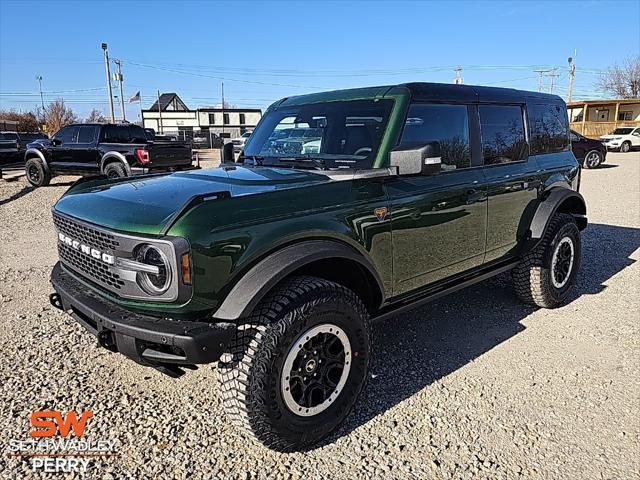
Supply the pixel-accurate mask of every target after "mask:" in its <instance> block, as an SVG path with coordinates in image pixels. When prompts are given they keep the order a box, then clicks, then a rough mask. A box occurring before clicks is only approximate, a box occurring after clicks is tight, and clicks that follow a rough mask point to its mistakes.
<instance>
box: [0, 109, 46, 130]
mask: <svg viewBox="0 0 640 480" xmlns="http://www.w3.org/2000/svg"><path fill="white" fill-rule="evenodd" d="M1 120H12V121H14V122H18V131H19V132H37V131H38V130H39V127H40V125H39V124H38V119H37V118H36V116H35V114H34V113H33V112H16V111H14V110H9V111H6V110H1V111H0V121H1Z"/></svg>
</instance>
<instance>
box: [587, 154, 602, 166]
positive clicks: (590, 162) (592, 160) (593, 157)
mask: <svg viewBox="0 0 640 480" xmlns="http://www.w3.org/2000/svg"><path fill="white" fill-rule="evenodd" d="M601 163H602V153H600V152H599V151H598V150H591V151H589V152H588V153H587V154H586V155H585V157H584V167H585V168H597V167H599V166H600V164H601Z"/></svg>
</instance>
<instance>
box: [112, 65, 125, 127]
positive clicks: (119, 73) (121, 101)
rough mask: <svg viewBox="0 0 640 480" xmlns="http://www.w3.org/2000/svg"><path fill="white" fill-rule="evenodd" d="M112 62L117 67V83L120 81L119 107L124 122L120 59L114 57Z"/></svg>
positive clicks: (122, 79)
mask: <svg viewBox="0 0 640 480" xmlns="http://www.w3.org/2000/svg"><path fill="white" fill-rule="evenodd" d="M113 63H115V64H116V65H117V67H118V71H117V72H116V74H115V77H116V80H117V81H118V83H120V109H121V110H122V121H123V122H126V121H127V118H126V116H125V111H124V93H122V82H123V81H124V78H123V77H122V62H121V61H120V60H115V59H114V60H113Z"/></svg>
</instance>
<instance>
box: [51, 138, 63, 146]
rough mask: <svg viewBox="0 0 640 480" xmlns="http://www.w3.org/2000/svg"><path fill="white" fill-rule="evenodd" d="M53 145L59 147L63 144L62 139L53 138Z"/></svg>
mask: <svg viewBox="0 0 640 480" xmlns="http://www.w3.org/2000/svg"><path fill="white" fill-rule="evenodd" d="M51 145H53V146H54V147H59V146H60V145H62V140H60V139H58V138H52V139H51Z"/></svg>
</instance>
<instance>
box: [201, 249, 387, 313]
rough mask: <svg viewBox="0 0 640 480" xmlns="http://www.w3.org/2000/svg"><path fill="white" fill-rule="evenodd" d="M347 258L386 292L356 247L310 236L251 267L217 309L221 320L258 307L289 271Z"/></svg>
mask: <svg viewBox="0 0 640 480" xmlns="http://www.w3.org/2000/svg"><path fill="white" fill-rule="evenodd" d="M328 258H343V259H346V260H352V261H355V262H357V263H358V264H360V265H361V266H362V267H363V268H365V269H366V270H367V271H368V272H369V273H370V274H371V275H372V276H373V278H374V279H375V280H376V282H377V283H378V288H379V289H380V292H381V293H382V294H383V295H384V288H383V284H382V280H381V279H380V277H379V275H378V273H377V272H376V270H375V268H374V267H373V265H371V263H370V262H369V261H368V260H367V259H366V258H365V257H364V255H362V254H361V253H359V252H358V251H357V250H355V249H354V248H352V247H350V246H348V245H346V244H343V243H340V242H337V241H332V240H307V241H302V242H300V243H295V244H293V245H289V246H286V247H283V248H281V249H280V250H277V251H275V252H273V253H271V254H270V255H268V256H267V257H265V258H264V259H262V260H261V261H259V262H258V263H257V264H255V265H254V266H253V267H251V268H250V269H249V270H248V271H247V272H246V273H245V274H244V275H243V276H242V278H240V280H239V281H238V282H236V284H235V285H234V286H233V288H232V289H231V291H230V292H229V294H228V295H227V296H226V297H225V299H224V301H223V302H222V304H221V305H220V306H219V307H218V309H217V310H216V311H215V312H214V313H213V317H214V318H216V319H219V320H231V321H233V320H238V319H240V318H243V317H246V316H248V315H249V314H251V312H252V311H253V310H254V308H255V307H256V305H257V304H258V303H259V302H260V301H261V300H262V299H263V298H264V296H265V295H267V293H268V292H269V291H271V289H272V288H273V287H275V286H276V285H277V284H278V283H279V282H280V281H282V280H283V279H284V278H285V277H287V275H289V274H291V273H292V272H294V271H295V270H297V269H299V268H300V267H304V266H305V265H308V264H310V263H312V262H315V261H317V260H324V259H328Z"/></svg>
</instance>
